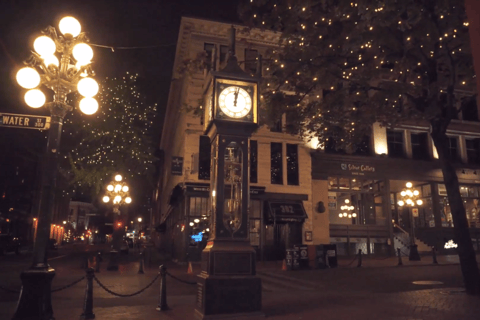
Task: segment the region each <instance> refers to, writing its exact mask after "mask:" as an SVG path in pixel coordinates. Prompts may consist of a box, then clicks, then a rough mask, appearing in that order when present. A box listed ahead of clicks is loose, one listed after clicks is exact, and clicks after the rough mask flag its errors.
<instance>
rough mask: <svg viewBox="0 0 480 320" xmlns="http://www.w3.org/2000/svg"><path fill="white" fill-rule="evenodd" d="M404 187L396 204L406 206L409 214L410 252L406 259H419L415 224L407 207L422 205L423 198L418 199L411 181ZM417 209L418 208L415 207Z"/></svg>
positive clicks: (418, 192) (418, 195) (416, 191)
mask: <svg viewBox="0 0 480 320" xmlns="http://www.w3.org/2000/svg"><path fill="white" fill-rule="evenodd" d="M405 186H406V188H404V189H403V190H402V191H401V192H400V200H398V202H397V204H398V205H399V206H400V207H404V206H405V207H406V209H407V210H408V211H409V216H410V254H409V257H408V259H409V260H410V261H420V254H419V253H418V247H417V244H416V243H415V226H414V221H413V211H412V210H410V208H408V207H415V206H421V205H423V200H422V199H420V191H418V190H417V189H415V188H413V184H412V183H411V182H407V183H406V184H405ZM417 210H418V209H417Z"/></svg>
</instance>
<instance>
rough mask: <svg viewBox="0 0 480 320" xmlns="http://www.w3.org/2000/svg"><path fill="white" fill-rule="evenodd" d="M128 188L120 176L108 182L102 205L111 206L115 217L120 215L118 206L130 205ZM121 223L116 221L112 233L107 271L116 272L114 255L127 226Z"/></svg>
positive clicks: (116, 264) (116, 263)
mask: <svg viewBox="0 0 480 320" xmlns="http://www.w3.org/2000/svg"><path fill="white" fill-rule="evenodd" d="M129 191H130V188H129V187H128V185H127V183H126V182H125V181H124V179H123V177H122V176H121V175H120V174H117V175H115V179H114V180H113V181H110V183H109V184H108V185H107V189H106V193H105V195H104V196H103V198H102V200H103V202H104V203H110V202H111V203H112V204H113V212H114V213H116V214H117V215H120V214H121V212H120V206H121V205H123V204H130V203H132V198H131V197H130V192H129ZM123 226H124V225H123V224H122V222H120V221H118V222H117V224H116V228H115V230H114V232H113V240H112V247H113V249H114V250H112V251H110V262H109V264H108V266H107V270H110V271H115V270H118V262H117V258H116V255H117V253H118V251H119V250H120V245H121V241H122V237H123V235H124V230H126V228H127V225H126V223H125V229H124V228H123Z"/></svg>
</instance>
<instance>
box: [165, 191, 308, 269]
mask: <svg viewBox="0 0 480 320" xmlns="http://www.w3.org/2000/svg"><path fill="white" fill-rule="evenodd" d="M209 191H210V186H209V184H205V183H187V184H184V185H179V186H177V187H176V190H175V191H173V192H172V196H171V197H170V198H171V199H170V212H169V213H168V215H167V218H166V220H165V221H164V222H163V223H162V228H161V229H162V233H161V241H160V242H161V248H162V249H163V250H164V251H165V252H168V253H169V254H170V255H171V257H172V258H173V259H174V260H178V261H199V260H200V258H201V252H202V250H203V249H204V248H205V246H206V243H207V239H208V237H209V231H210V227H209V226H210V217H211V212H210V201H209ZM303 200H308V197H307V196H306V195H296V194H277V193H268V192H265V187H257V186H251V187H250V206H249V219H248V222H247V223H248V226H249V237H250V244H251V245H252V247H253V248H254V249H255V251H256V252H257V260H259V261H263V260H281V259H283V258H284V255H285V249H286V248H290V247H293V245H294V244H301V243H302V224H303V222H304V220H305V219H306V218H307V214H306V212H305V209H304V207H303V203H302V201H303Z"/></svg>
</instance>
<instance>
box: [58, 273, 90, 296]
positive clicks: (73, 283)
mask: <svg viewBox="0 0 480 320" xmlns="http://www.w3.org/2000/svg"><path fill="white" fill-rule="evenodd" d="M83 279H85V276H83V277H81V278H80V279H78V280H76V281H74V282H72V283H70V284H67V285H66V286H63V287H60V288H55V289H52V292H57V291H62V290H65V289H68V288H70V287H73V286H74V285H76V284H77V283H79V282H80V281H82V280H83Z"/></svg>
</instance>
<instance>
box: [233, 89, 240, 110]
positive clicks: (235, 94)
mask: <svg viewBox="0 0 480 320" xmlns="http://www.w3.org/2000/svg"><path fill="white" fill-rule="evenodd" d="M239 90H240V89H237V91H235V93H234V94H233V95H234V97H235V99H234V100H233V106H234V107H236V106H237V98H238V91H239Z"/></svg>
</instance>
